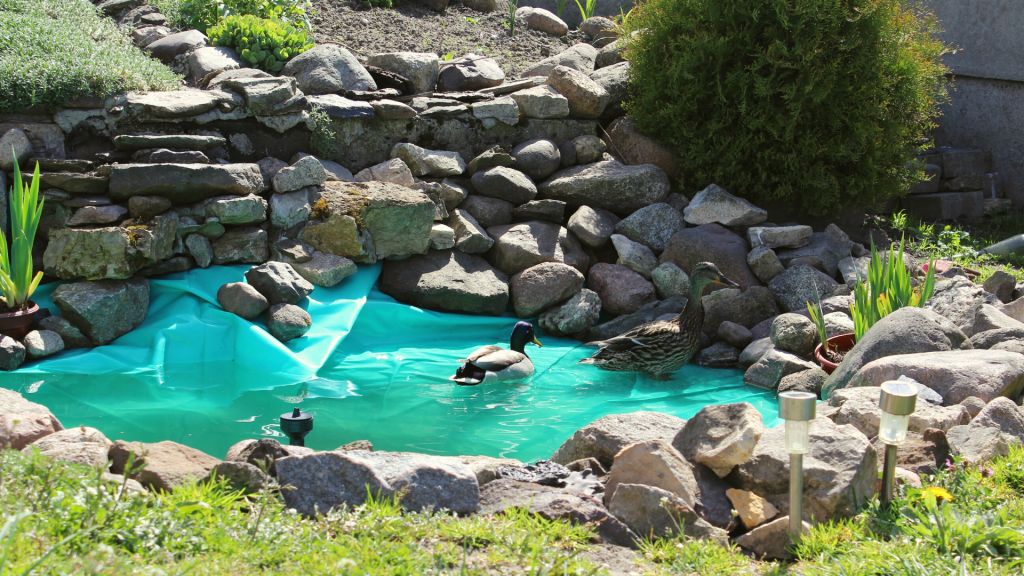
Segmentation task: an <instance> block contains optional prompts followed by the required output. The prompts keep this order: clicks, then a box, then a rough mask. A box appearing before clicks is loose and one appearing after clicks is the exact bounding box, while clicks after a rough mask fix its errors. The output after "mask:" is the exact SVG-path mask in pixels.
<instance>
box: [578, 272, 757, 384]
mask: <svg viewBox="0 0 1024 576" xmlns="http://www.w3.org/2000/svg"><path fill="white" fill-rule="evenodd" d="M708 284H722V285H724V286H728V287H730V288H738V287H739V285H738V284H736V283H735V282H733V281H732V280H729V279H728V278H726V277H725V276H723V275H722V273H721V272H720V271H719V270H718V267H717V266H715V265H714V264H712V263H710V262H701V263H699V264H697V265H696V266H694V267H693V274H691V275H690V294H689V296H688V297H687V299H686V306H685V307H684V308H683V311H682V312H680V313H679V315H678V316H676V317H675V318H673V319H671V320H660V321H655V322H648V323H647V324H643V325H641V326H637V327H636V328H633V329H632V330H630V331H629V332H626V333H625V334H622V335H620V336H616V337H615V338H610V339H608V340H599V341H597V342H588V343H587V346H599V347H600V348H601V349H600V350H598V351H597V354H594V355H593V356H592V357H590V358H587V359H584V360H580V364H593V365H594V366H597V367H598V368H600V369H602V370H612V371H616V372H646V373H647V374H650V375H651V376H652V377H654V378H655V379H658V380H667V379H668V376H669V374H671V373H672V372H675V371H676V370H678V369H680V368H682V367H683V365H685V364H686V363H687V362H689V361H690V358H692V357H693V355H694V354H696V353H697V351H698V350H699V349H700V334H701V328H702V326H703V324H704V308H703V307H702V306H701V302H700V298H701V294H703V292H704V287H705V286H707V285H708Z"/></svg>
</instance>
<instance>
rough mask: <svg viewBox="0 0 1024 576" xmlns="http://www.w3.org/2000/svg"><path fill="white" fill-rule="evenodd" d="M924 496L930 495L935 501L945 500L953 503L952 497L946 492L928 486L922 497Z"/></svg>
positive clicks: (936, 487)
mask: <svg viewBox="0 0 1024 576" xmlns="http://www.w3.org/2000/svg"><path fill="white" fill-rule="evenodd" d="M924 494H931V495H932V496H935V499H936V500H945V501H946V502H952V501H953V495H952V494H950V493H949V492H947V491H946V490H945V489H943V488H939V487H938V486H929V487H927V488H925V489H924V493H923V494H922V497H923V496H924Z"/></svg>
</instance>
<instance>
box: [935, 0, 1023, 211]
mask: <svg viewBox="0 0 1024 576" xmlns="http://www.w3.org/2000/svg"><path fill="white" fill-rule="evenodd" d="M929 5H930V7H931V8H932V9H933V10H934V11H935V14H936V15H937V16H938V17H939V20H940V21H941V22H942V27H943V28H945V30H946V31H945V32H944V33H943V34H942V39H943V40H944V41H945V42H947V43H950V44H953V45H954V46H956V47H957V48H958V51H957V53H955V54H950V55H948V56H947V57H946V64H948V65H949V66H950V67H951V68H952V69H953V74H954V82H955V86H956V89H955V91H954V92H952V94H951V96H952V102H951V104H949V105H948V106H945V107H944V109H943V116H942V118H940V119H939V128H938V130H936V131H935V140H936V144H937V145H939V146H957V147H969V148H980V149H983V150H990V151H991V152H992V170H993V171H995V172H998V173H1001V174H1003V177H1004V185H1005V187H1006V196H1007V197H1008V198H1010V199H1011V200H1013V202H1014V204H1016V205H1020V204H1024V130H1022V128H1024V35H1022V34H1021V31H1022V30H1024V4H1022V3H1021V2H1020V0H985V1H984V2H964V1H963V0H931V1H930V2H929Z"/></svg>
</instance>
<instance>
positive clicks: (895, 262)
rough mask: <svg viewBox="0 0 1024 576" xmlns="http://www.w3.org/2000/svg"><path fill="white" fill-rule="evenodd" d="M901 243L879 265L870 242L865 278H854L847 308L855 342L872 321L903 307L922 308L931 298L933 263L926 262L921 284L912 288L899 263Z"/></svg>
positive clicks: (900, 260)
mask: <svg viewBox="0 0 1024 576" xmlns="http://www.w3.org/2000/svg"><path fill="white" fill-rule="evenodd" d="M904 240H905V239H901V240H900V249H899V252H898V253H897V252H896V251H895V249H894V248H893V247H892V246H890V247H889V257H888V258H887V259H886V260H885V262H882V259H881V257H880V256H879V254H878V250H877V249H875V243H874V242H872V243H871V263H870V264H869V265H868V277H867V278H863V279H860V278H858V282H857V285H856V286H855V287H854V289H853V298H854V302H853V303H852V304H851V305H850V314H851V315H852V316H853V325H854V333H855V334H856V336H857V340H860V339H861V338H862V337H863V336H864V333H865V332H867V331H868V330H869V329H870V328H871V327H872V326H874V325H875V323H876V322H878V321H879V320H881V319H882V318H885V317H886V316H888V315H889V314H892V313H893V312H894V311H896V310H899V309H900V308H904V307H907V306H917V307H923V306H924V305H925V303H927V302H928V299H929V298H931V297H932V292H933V291H934V290H935V266H934V264H935V261H934V260H932V261H930V262H929V263H928V273H927V275H926V276H925V280H924V283H923V284H922V285H921V286H919V287H916V288H915V287H914V285H913V281H912V279H911V275H910V272H909V271H908V270H907V267H906V266H905V265H904V263H903V243H904Z"/></svg>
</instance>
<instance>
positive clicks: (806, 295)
mask: <svg viewBox="0 0 1024 576" xmlns="http://www.w3.org/2000/svg"><path fill="white" fill-rule="evenodd" d="M838 288H839V283H838V282H836V281H835V280H833V279H832V278H830V277H829V276H827V275H826V274H824V273H823V272H821V271H820V270H817V269H815V268H812V267H810V266H808V265H807V264H797V265H796V266H793V267H792V268H790V269H788V270H786V271H785V272H783V273H782V274H779V275H778V276H776V277H775V278H773V279H772V281H771V282H769V283H768V289H769V290H771V291H772V294H773V295H774V296H775V300H776V301H777V302H778V303H779V308H781V309H783V310H785V311H787V312H798V311H801V310H803V311H806V310H807V303H808V302H816V301H817V300H816V298H821V299H822V300H824V299H826V298H828V297H829V296H832V294H833V293H834V292H835V291H836V290H837V289H838Z"/></svg>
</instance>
